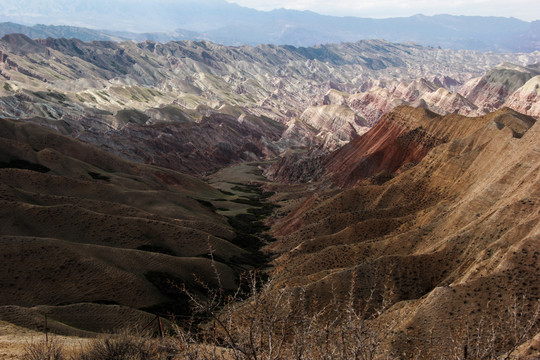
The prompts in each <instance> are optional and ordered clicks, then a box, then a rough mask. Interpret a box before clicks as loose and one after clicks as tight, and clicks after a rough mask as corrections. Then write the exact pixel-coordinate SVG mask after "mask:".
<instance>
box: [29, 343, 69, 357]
mask: <svg viewBox="0 0 540 360" xmlns="http://www.w3.org/2000/svg"><path fill="white" fill-rule="evenodd" d="M22 360H66V357H65V356H64V353H63V349H62V346H61V345H60V344H59V343H58V341H56V339H54V338H53V339H51V340H49V341H45V340H42V341H37V342H32V343H29V344H26V345H25V347H24V353H23V357H22Z"/></svg>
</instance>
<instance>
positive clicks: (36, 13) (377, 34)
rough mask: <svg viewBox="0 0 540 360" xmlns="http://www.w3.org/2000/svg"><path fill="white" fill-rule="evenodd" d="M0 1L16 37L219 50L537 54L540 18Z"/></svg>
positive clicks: (216, 0) (187, 1)
mask: <svg viewBox="0 0 540 360" xmlns="http://www.w3.org/2000/svg"><path fill="white" fill-rule="evenodd" d="M5 2H6V4H5V5H3V6H2V8H0V21H9V23H1V24H0V35H5V34H7V33H14V32H20V33H23V34H25V35H27V36H29V37H31V38H38V37H39V38H46V37H53V38H61V37H66V38H71V37H74V38H78V39H81V40H83V41H92V40H112V41H120V40H135V41H144V40H153V41H159V42H168V41H176V40H209V41H212V42H216V43H220V44H223V45H243V44H246V45H258V44H276V45H294V46H313V45H316V44H324V43H340V42H355V41H358V40H362V39H384V40H387V41H390V42H415V43H418V44H420V45H428V46H441V47H443V48H450V49H468V50H480V51H498V52H518V51H519V52H531V51H536V50H540V35H538V34H539V32H538V29H539V28H540V21H533V22H526V21H522V20H519V19H515V18H504V17H482V16H453V15H435V16H424V15H414V16H410V17H400V18H386V19H371V18H359V17H352V16H350V17H336V16H327V15H320V14H317V13H314V12H310V11H295V10H285V9H279V10H273V11H257V10H254V9H249V8H246V7H241V6H238V5H236V4H230V3H227V2H226V1H223V0H212V1H205V2H193V1H191V0H182V1H178V2H170V1H162V2H160V3H159V5H157V4H156V5H154V6H150V5H149V4H148V3H147V2H144V1H142V0H139V1H134V2H129V3H122V2H119V1H109V2H105V1H101V0H100V1H94V2H92V3H86V2H82V1H73V2H69V4H68V3H67V2H66V3H65V4H63V2H60V5H59V3H58V2H51V1H42V2H39V4H37V3H34V1H25V2H19V1H17V2H16V1H13V0H6V1H5ZM66 19H69V21H68V20H66ZM15 23H21V24H36V23H43V24H46V25H35V26H24V25H17V24H15ZM51 24H61V25H64V26H56V25H51ZM67 25H69V26H67ZM96 29H106V30H96Z"/></svg>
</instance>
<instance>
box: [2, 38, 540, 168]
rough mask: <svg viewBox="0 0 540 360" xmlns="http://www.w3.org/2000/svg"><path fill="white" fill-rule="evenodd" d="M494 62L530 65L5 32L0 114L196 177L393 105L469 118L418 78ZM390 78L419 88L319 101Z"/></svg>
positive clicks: (344, 135)
mask: <svg viewBox="0 0 540 360" xmlns="http://www.w3.org/2000/svg"><path fill="white" fill-rule="evenodd" d="M501 61H516V62H518V63H520V64H523V65H525V64H528V63H530V62H533V61H539V59H538V55H537V54H519V55H518V54H493V53H491V54H487V53H475V52H470V51H462V52H455V51H451V50H442V49H434V48H424V47H421V46H418V45H402V44H391V43H387V42H384V41H375V40H373V41H363V42H358V43H343V44H329V45H324V46H317V47H313V48H295V47H292V46H274V45H261V46H258V47H248V46H242V47H226V46H221V45H216V44H212V43H209V42H189V41H184V42H171V43H167V44H159V43H155V42H151V41H147V42H144V43H139V44H136V43H132V42H124V43H113V42H92V43H85V42H82V41H80V40H76V39H70V40H67V39H52V38H48V39H45V40H36V41H34V40H31V39H30V38H28V37H26V36H24V35H20V34H19V35H17V34H12V35H6V36H4V37H3V38H2V40H0V78H2V84H1V87H0V111H1V114H2V115H1V116H2V117H10V118H17V119H24V120H26V121H30V122H35V123H38V124H40V125H44V126H47V127H50V128H52V129H55V130H57V131H59V132H61V133H62V134H65V135H69V136H72V137H75V138H78V139H81V140H83V141H87V142H91V143H94V144H96V145H99V146H101V147H102V148H103V149H105V150H107V151H112V152H113V153H115V154H117V155H120V156H122V157H125V158H127V159H129V160H135V161H139V162H145V163H149V164H155V165H159V166H166V167H169V168H172V169H175V170H179V171H182V172H186V173H190V174H193V175H204V174H207V173H209V172H211V171H214V170H215V169H217V168H219V167H223V166H225V165H228V164H234V163H238V162H240V161H244V160H261V159H268V158H272V157H274V156H276V155H279V154H280V153H282V152H284V151H286V150H287V148H288V147H289V146H295V147H305V146H314V147H317V148H320V149H324V150H325V151H326V150H328V149H334V148H336V147H338V146H341V145H343V144H344V143H345V142H347V141H349V140H350V139H351V138H352V137H354V136H356V135H359V134H361V133H363V132H364V131H365V127H366V126H372V125H373V124H374V123H375V122H376V121H378V119H379V117H380V116H381V115H382V114H383V113H385V112H386V111H388V110H390V109H391V108H392V107H394V106H395V105H397V104H401V103H403V102H408V101H413V102H415V104H416V103H417V102H418V105H421V106H425V107H427V108H430V109H432V110H436V111H439V110H443V109H444V111H447V112H454V111H456V110H459V111H462V112H467V113H470V112H471V111H473V112H474V110H472V109H473V105H471V104H469V103H467V101H466V100H465V99H463V98H461V97H459V96H457V95H455V94H451V93H446V92H443V91H438V90H436V89H437V85H435V84H434V83H432V82H429V81H427V80H425V78H428V77H429V78H434V79H439V78H440V79H443V82H446V83H452V81H450V80H448V79H450V78H451V79H454V80H455V81H460V82H463V81H465V80H468V79H470V78H472V77H476V76H478V75H480V74H481V73H482V71H483V69H484V67H486V66H487V67H491V66H494V65H495V64H497V63H500V62H501ZM390 77H392V78H397V79H411V78H420V80H417V81H398V82H397V83H396V80H394V82H390V81H388V83H387V84H386V86H387V88H386V89H384V90H380V89H382V88H377V89H376V88H373V91H367V90H366V91H367V93H362V94H353V95H350V96H346V93H344V92H343V93H342V95H336V91H335V90H332V91H330V92H329V93H328V91H329V90H330V89H341V90H343V91H345V92H354V91H356V90H355V89H358V88H363V87H366V88H367V89H369V87H367V85H366V84H368V83H369V84H372V85H374V86H375V83H377V81H379V82H378V84H379V85H380V86H383V83H384V82H385V80H384V79H387V78H390ZM376 79H380V80H376ZM444 79H446V80H444ZM439 82H440V81H439ZM429 92H434V94H431V93H429ZM327 93H328V94H330V96H327V99H325V100H324V101H325V102H326V101H329V102H331V101H332V99H331V97H332V96H333V98H335V100H336V101H339V102H340V103H339V104H331V103H325V104H323V105H315V100H316V99H322V98H323V97H324V94H327ZM428 93H429V94H431V95H426V94H428ZM396 94H399V96H402V97H403V98H404V99H407V100H401V99H399V98H398V97H397V95H396ZM339 96H344V99H342V100H340V99H339ZM424 104H425V105H424ZM312 105H313V106H318V107H310V106H312ZM338 105H339V106H338ZM347 107H348V108H347ZM351 110H352V111H351ZM353 111H354V112H353ZM297 118H300V121H297ZM363 119H365V121H364V120H363ZM287 129H289V130H287ZM141 143H142V146H141ZM200 159H202V160H200Z"/></svg>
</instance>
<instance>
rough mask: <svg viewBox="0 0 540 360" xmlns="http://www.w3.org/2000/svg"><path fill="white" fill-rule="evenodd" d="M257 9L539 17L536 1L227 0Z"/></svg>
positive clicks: (367, 14)
mask: <svg viewBox="0 0 540 360" xmlns="http://www.w3.org/2000/svg"><path fill="white" fill-rule="evenodd" d="M227 1H228V2H230V3H236V4H238V5H242V6H246V7H250V8H254V9H258V10H272V9H279V8H285V9H294V10H311V11H314V12H317V13H320V14H325V15H337V16H347V15H350V16H358V17H374V18H386V17H402V16H411V15H415V14H424V15H436V14H450V15H479V16H504V17H515V18H518V19H521V20H525V21H533V20H540V1H539V0H511V1H508V0H337V1H336V0H334V1H328V0H227Z"/></svg>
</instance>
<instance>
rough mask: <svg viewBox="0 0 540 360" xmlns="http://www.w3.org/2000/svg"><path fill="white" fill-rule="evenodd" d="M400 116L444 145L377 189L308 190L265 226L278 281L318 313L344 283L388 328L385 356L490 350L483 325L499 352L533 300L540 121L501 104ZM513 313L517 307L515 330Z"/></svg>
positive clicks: (342, 294) (343, 290)
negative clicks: (469, 113) (478, 113)
mask: <svg viewBox="0 0 540 360" xmlns="http://www.w3.org/2000/svg"><path fill="white" fill-rule="evenodd" d="M400 112H402V113H403V112H405V113H406V114H408V115H409V117H408V118H402V121H403V122H404V123H407V122H409V123H412V124H420V123H421V124H422V126H426V127H427V126H428V125H429V124H432V125H431V128H426V132H427V131H432V132H433V133H434V134H439V136H441V137H443V138H444V137H446V140H445V141H444V143H439V144H435V145H437V146H434V147H432V148H431V150H430V151H429V152H427V154H426V156H425V157H424V158H423V159H422V160H421V161H420V162H419V163H418V164H417V165H415V166H413V167H411V168H410V169H409V170H407V171H404V172H402V173H401V174H400V175H398V176H396V177H395V178H393V179H392V180H389V181H387V182H385V183H384V184H382V185H366V184H364V185H360V186H356V187H352V188H349V189H347V190H344V191H342V192H339V193H338V194H337V195H336V193H335V191H332V192H327V193H324V192H322V193H319V194H316V195H312V196H310V197H308V198H307V199H306V200H305V201H304V202H303V203H302V204H301V205H300V206H299V207H297V208H296V209H295V210H293V211H292V212H291V213H290V214H289V216H288V217H286V218H285V219H283V220H281V221H279V222H278V223H277V224H276V225H274V227H273V231H274V234H275V235H277V236H278V241H277V242H276V243H275V244H274V245H272V250H274V251H276V252H278V253H279V254H281V256H279V257H278V258H277V259H276V261H275V265H276V272H275V273H276V276H277V284H280V286H282V285H289V286H292V287H294V286H301V287H302V288H303V289H304V290H305V291H306V295H305V297H306V298H307V299H309V301H310V302H312V304H317V305H313V306H316V307H317V308H320V307H322V306H324V304H327V303H329V302H331V301H335V299H347V298H348V297H349V296H350V294H351V286H352V288H353V290H352V294H353V297H354V299H355V304H358V306H359V307H361V306H362V304H365V303H366V302H367V303H368V304H370V306H373V307H374V308H376V309H379V310H380V311H381V314H380V315H379V316H378V317H377V319H376V320H375V323H374V324H379V325H381V326H383V327H384V326H388V325H385V324H394V325H392V329H391V332H390V333H389V334H388V335H387V337H386V338H385V340H384V341H385V343H386V346H387V349H390V350H392V353H394V354H396V353H397V354H406V355H405V356H406V357H418V356H424V357H425V358H439V357H441V356H442V357H445V356H450V354H451V353H452V352H455V351H457V352H459V353H463V348H464V346H465V345H466V344H467V341H471V340H470V339H471V338H473V337H476V336H479V339H481V343H483V344H484V345H485V346H486V347H487V346H488V345H487V344H488V343H489V341H490V340H489V339H488V338H487V337H482V336H483V335H482V334H481V333H479V332H478V331H480V330H485V329H486V328H489V329H491V326H493V329H494V331H495V338H494V341H495V343H493V342H491V344H497V351H498V352H499V353H500V352H504V351H505V350H507V349H510V348H511V347H512V346H513V341H514V340H515V339H518V340H519V338H520V336H522V335H525V334H522V333H520V332H524V331H525V330H522V329H525V328H526V327H527V326H526V325H527V321H529V319H533V321H535V320H534V319H535V318H534V312H535V311H536V307H537V306H538V303H537V302H538V299H539V298H540V292H539V290H538V286H537V284H536V283H537V281H536V279H537V273H538V270H539V268H538V261H537V260H538V259H537V258H538V251H537V250H538V245H539V241H540V238H539V231H540V216H539V214H540V213H539V211H538V210H539V206H540V205H539V204H538V199H539V198H540V197H539V195H540V193H539V191H540V186H539V185H540V178H539V174H540V167H539V166H540V143H539V139H540V137H539V135H540V134H539V131H540V129H539V128H538V123H535V121H534V120H533V119H532V118H530V117H526V116H524V115H521V114H519V113H516V112H514V111H511V110H508V109H505V110H500V111H497V112H494V113H491V114H489V115H486V116H484V117H481V118H470V119H467V118H463V117H460V116H456V115H453V116H452V117H446V118H440V117H437V116H433V115H430V114H428V113H425V112H422V110H412V109H411V110H409V109H401V110H400ZM450 119H452V120H453V121H449V120H450ZM451 123H456V126H455V127H451V126H450V127H449V126H448V125H449V124H451ZM439 126H440V127H439ZM444 128H448V130H446V132H445V131H444V130H442V129H444ZM428 129H429V130H428ZM375 131H377V129H376V128H374V129H373V130H371V132H375ZM367 135H369V133H368V134H367ZM394 149H395V147H380V152H381V155H380V157H381V158H382V159H386V158H393V157H394V155H393V150H394ZM419 149H420V150H422V151H423V150H424V149H423V148H422V147H420V148H419ZM333 299H334V300H333ZM512 309H517V310H516V311H518V312H520V313H521V312H522V315H520V316H519V317H518V318H517V320H516V321H517V322H516V326H517V327H516V328H515V329H512V328H511V327H510V324H511V320H510V318H511V313H512V311H513V310H512ZM478 324H485V326H482V327H478V326H477V325H478ZM532 325H534V326H533V329H536V331H537V330H538V329H537V327H536V326H537V325H538V324H534V323H533V324H532ZM484 335H485V334H484ZM530 335H531V334H530V333H528V334H526V337H527V338H528V337H529V336H530ZM523 338H525V337H523ZM523 338H522V339H523ZM467 339H468V340H467ZM471 344H472V343H471V342H469V346H470V347H469V350H470V351H471V352H472V351H473V350H474V351H475V350H476V349H475V348H473V347H472V346H473V345H471ZM474 346H476V345H474ZM533 352H534V349H533ZM537 352H538V351H536V353H537ZM420 354H421V355H420ZM533 356H534V355H533Z"/></svg>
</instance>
